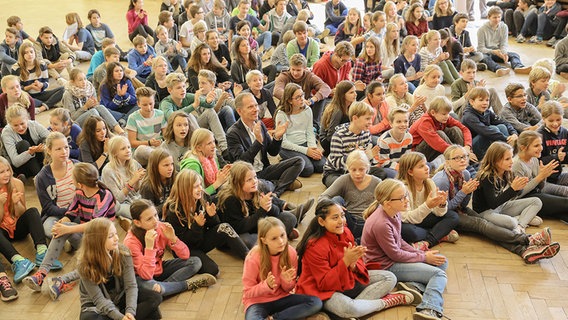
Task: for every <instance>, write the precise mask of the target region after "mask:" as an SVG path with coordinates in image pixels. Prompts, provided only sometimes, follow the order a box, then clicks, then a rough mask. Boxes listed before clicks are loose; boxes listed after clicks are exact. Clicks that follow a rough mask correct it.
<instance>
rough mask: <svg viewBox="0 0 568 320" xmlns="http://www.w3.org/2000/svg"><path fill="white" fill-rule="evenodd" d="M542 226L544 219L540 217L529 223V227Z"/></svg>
mask: <svg viewBox="0 0 568 320" xmlns="http://www.w3.org/2000/svg"><path fill="white" fill-rule="evenodd" d="M541 224H542V218H541V217H539V216H535V217H534V218H532V220H531V222H529V226H533V227H538V226H540V225H541Z"/></svg>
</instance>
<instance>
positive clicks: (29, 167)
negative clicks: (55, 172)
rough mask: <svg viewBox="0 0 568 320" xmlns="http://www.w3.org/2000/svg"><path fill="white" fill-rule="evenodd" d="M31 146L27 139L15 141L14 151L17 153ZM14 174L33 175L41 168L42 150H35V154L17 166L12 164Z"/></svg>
mask: <svg viewBox="0 0 568 320" xmlns="http://www.w3.org/2000/svg"><path fill="white" fill-rule="evenodd" d="M30 147H31V145H30V143H29V142H28V141H27V140H21V141H19V142H17V143H16V151H17V152H18V154H20V153H24V152H28V149H29V148H30ZM12 168H13V169H14V173H15V174H24V175H25V176H26V178H30V177H35V176H36V175H37V174H38V173H39V171H40V170H41V168H43V152H36V153H35V156H34V157H33V158H31V159H30V160H28V162H26V163H24V164H23V165H21V166H19V167H18V168H16V167H14V166H12Z"/></svg>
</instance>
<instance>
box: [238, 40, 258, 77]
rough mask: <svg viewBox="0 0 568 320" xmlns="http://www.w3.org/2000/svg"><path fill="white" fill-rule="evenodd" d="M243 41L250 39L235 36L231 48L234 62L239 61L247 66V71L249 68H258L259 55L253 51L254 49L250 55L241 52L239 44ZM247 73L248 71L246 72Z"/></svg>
mask: <svg viewBox="0 0 568 320" xmlns="http://www.w3.org/2000/svg"><path fill="white" fill-rule="evenodd" d="M243 41H248V39H245V38H243V37H236V38H234V41H233V48H232V50H231V56H232V57H233V63H234V62H238V63H240V64H241V65H242V66H243V67H246V69H247V70H246V71H248V70H252V69H257V68H258V65H257V64H258V59H257V56H256V55H255V54H254V53H253V52H252V50H251V51H250V52H249V54H248V57H246V58H245V57H243V56H242V55H241V53H240V52H239V46H240V45H241V42H243ZM244 73H245V74H246V72H244Z"/></svg>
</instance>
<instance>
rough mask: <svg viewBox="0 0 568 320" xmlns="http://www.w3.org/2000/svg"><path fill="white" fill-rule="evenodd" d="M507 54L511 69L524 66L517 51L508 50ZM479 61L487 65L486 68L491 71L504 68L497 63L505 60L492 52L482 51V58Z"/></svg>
mask: <svg viewBox="0 0 568 320" xmlns="http://www.w3.org/2000/svg"><path fill="white" fill-rule="evenodd" d="M507 55H508V56H509V63H510V64H511V68H513V70H514V69H517V68H522V67H524V66H525V65H524V64H523V63H522V62H521V58H520V57H519V55H518V54H517V53H515V52H508V53H507ZM481 62H483V63H485V64H486V65H487V69H489V70H490V71H492V72H495V71H497V70H499V69H503V68H505V67H503V66H502V65H499V63H503V62H505V61H503V59H501V58H500V57H498V56H496V55H494V54H488V53H484V54H483V60H482V61H481Z"/></svg>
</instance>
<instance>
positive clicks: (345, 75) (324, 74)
mask: <svg viewBox="0 0 568 320" xmlns="http://www.w3.org/2000/svg"><path fill="white" fill-rule="evenodd" d="M332 54H333V51H328V52H326V53H324V54H323V56H322V57H321V58H320V59H319V60H318V61H316V63H314V67H313V69H312V72H313V73H314V74H315V75H316V76H318V77H320V79H322V80H323V82H325V83H327V85H328V86H329V87H330V88H331V89H333V88H335V85H337V83H338V82H339V81H342V80H349V73H350V72H351V61H349V62H347V63H346V64H344V65H343V67H341V68H339V70H338V69H335V68H334V67H333V65H332V64H331V55H332Z"/></svg>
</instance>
